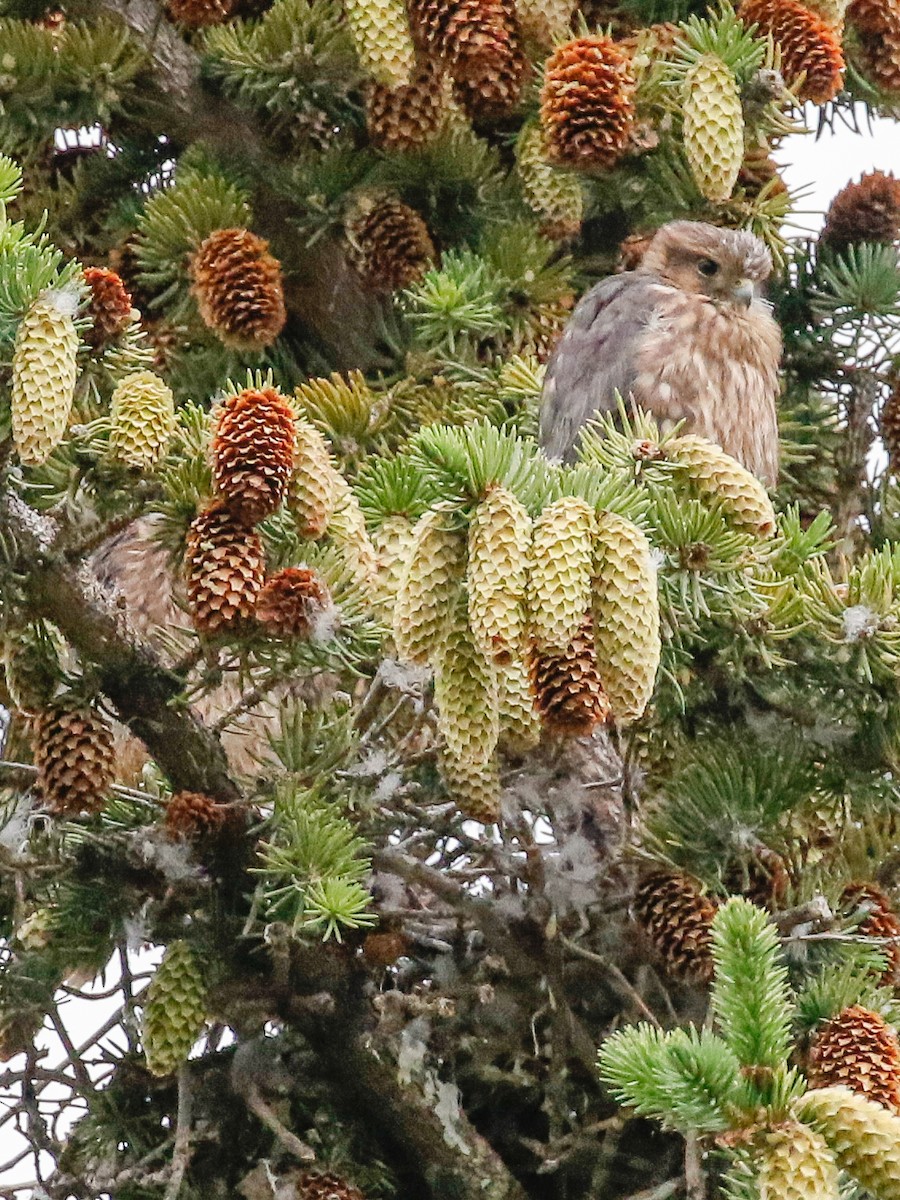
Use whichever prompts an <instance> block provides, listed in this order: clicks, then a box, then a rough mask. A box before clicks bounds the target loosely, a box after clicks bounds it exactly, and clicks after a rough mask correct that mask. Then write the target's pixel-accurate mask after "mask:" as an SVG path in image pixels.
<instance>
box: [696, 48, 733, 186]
mask: <svg viewBox="0 0 900 1200" xmlns="http://www.w3.org/2000/svg"><path fill="white" fill-rule="evenodd" d="M683 113H684V123H683V126H682V134H683V137H684V149H685V153H686V154H687V160H688V163H689V164H690V168H691V174H692V175H693V176H694V180H695V182H696V184H697V187H698V188H699V189H700V191H701V192H702V193H703V195H704V196H705V197H706V199H707V200H712V201H713V203H716V204H720V203H722V202H723V201H725V200H727V199H728V198H729V197H730V196H731V193H732V191H733V190H734V185H735V182H736V181H737V177H738V172H739V171H740V169H741V163H742V162H743V160H744V116H743V110H742V108H741V96H740V92H739V90H738V85H737V80H736V79H735V77H734V73H733V72H732V71H731V70H730V68H729V67H727V66H726V65H725V63H724V62H723V61H722V60H721V58H719V56H718V55H717V54H704V55H703V56H702V57H701V58H698V59H697V61H696V62H695V63H694V64H693V66H692V67H691V68H690V69H689V70H688V72H687V74H686V75H685V78H684V108H683Z"/></svg>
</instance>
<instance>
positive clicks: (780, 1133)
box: [759, 1121, 840, 1200]
mask: <svg viewBox="0 0 900 1200" xmlns="http://www.w3.org/2000/svg"><path fill="white" fill-rule="evenodd" d="M760 1141H761V1144H760V1149H759V1157H760V1171H759V1185H760V1186H759V1194H760V1196H761V1197H763V1198H764V1200H837V1198H838V1196H839V1195H840V1189H839V1187H838V1171H837V1164H836V1163H835V1161H834V1156H833V1155H832V1153H831V1151H830V1150H829V1149H828V1146H827V1144H826V1142H825V1139H824V1138H823V1137H822V1135H821V1134H819V1133H816V1131H815V1130H814V1129H810V1128H809V1126H808V1125H801V1124H800V1122H799V1121H785V1122H784V1124H782V1125H778V1126H777V1127H776V1128H775V1129H771V1130H768V1131H767V1132H766V1133H765V1134H763V1136H762V1138H761V1140H760Z"/></svg>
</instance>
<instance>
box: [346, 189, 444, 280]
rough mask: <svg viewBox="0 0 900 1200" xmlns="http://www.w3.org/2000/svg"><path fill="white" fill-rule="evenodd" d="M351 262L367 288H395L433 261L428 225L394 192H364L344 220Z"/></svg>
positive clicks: (416, 275)
mask: <svg viewBox="0 0 900 1200" xmlns="http://www.w3.org/2000/svg"><path fill="white" fill-rule="evenodd" d="M347 240H348V241H349V243H350V247H351V262H352V264H353V268H354V270H355V271H356V274H357V275H358V276H359V278H360V280H361V281H362V284H363V286H364V287H365V289H366V290H367V291H369V292H398V291H400V290H401V289H402V288H406V287H410V286H411V285H412V284H413V283H416V282H417V281H418V280H419V279H421V278H422V276H423V275H424V274H425V272H426V271H427V270H428V267H429V266H430V265H431V263H432V262H434V258H435V249H434V243H433V242H432V240H431V235H430V234H429V232H428V226H427V225H426V224H425V222H424V221H423V220H422V218H421V217H420V216H419V214H418V213H417V212H416V210H415V209H414V208H410V207H409V205H408V204H404V203H403V201H402V200H400V199H399V198H398V197H397V196H392V195H390V194H384V193H381V194H378V195H370V196H363V197H361V198H360V200H359V201H358V202H357V204H356V206H355V208H354V211H353V212H352V214H351V215H350V218H349V219H348V221H347Z"/></svg>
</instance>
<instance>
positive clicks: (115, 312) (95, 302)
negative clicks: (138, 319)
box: [84, 267, 132, 349]
mask: <svg viewBox="0 0 900 1200" xmlns="http://www.w3.org/2000/svg"><path fill="white" fill-rule="evenodd" d="M84 279H85V283H86V284H87V285H88V287H89V288H90V289H91V294H90V299H89V302H88V314H89V316H90V318H91V328H90V329H89V330H88V331H87V333H86V334H85V335H84V338H85V341H86V342H87V343H88V344H89V345H91V346H93V347H94V348H95V349H96V348H97V347H100V346H106V345H108V344H109V343H110V342H114V341H115V340H116V338H117V337H118V336H119V334H121V333H123V332H124V331H125V329H127V328H128V324H129V322H130V321H131V309H132V302H131V295H130V293H129V292H128V290H127V289H126V287H125V284H124V283H123V282H122V278H121V276H119V275H117V274H116V272H115V271H108V270H107V269H106V268H105V267H85V269H84Z"/></svg>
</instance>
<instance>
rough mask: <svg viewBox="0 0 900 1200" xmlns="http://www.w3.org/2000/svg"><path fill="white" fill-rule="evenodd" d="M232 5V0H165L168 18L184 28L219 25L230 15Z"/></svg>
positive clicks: (233, 5) (202, 27)
mask: <svg viewBox="0 0 900 1200" xmlns="http://www.w3.org/2000/svg"><path fill="white" fill-rule="evenodd" d="M234 7H235V4H234V0H166V13H167V15H168V17H169V20H170V21H173V22H174V23H175V24H176V25H183V26H184V27H185V29H206V28H207V27H208V26H210V25H221V24H222V22H223V21H227V20H228V18H229V17H230V16H231V15H232V12H233V11H234Z"/></svg>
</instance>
